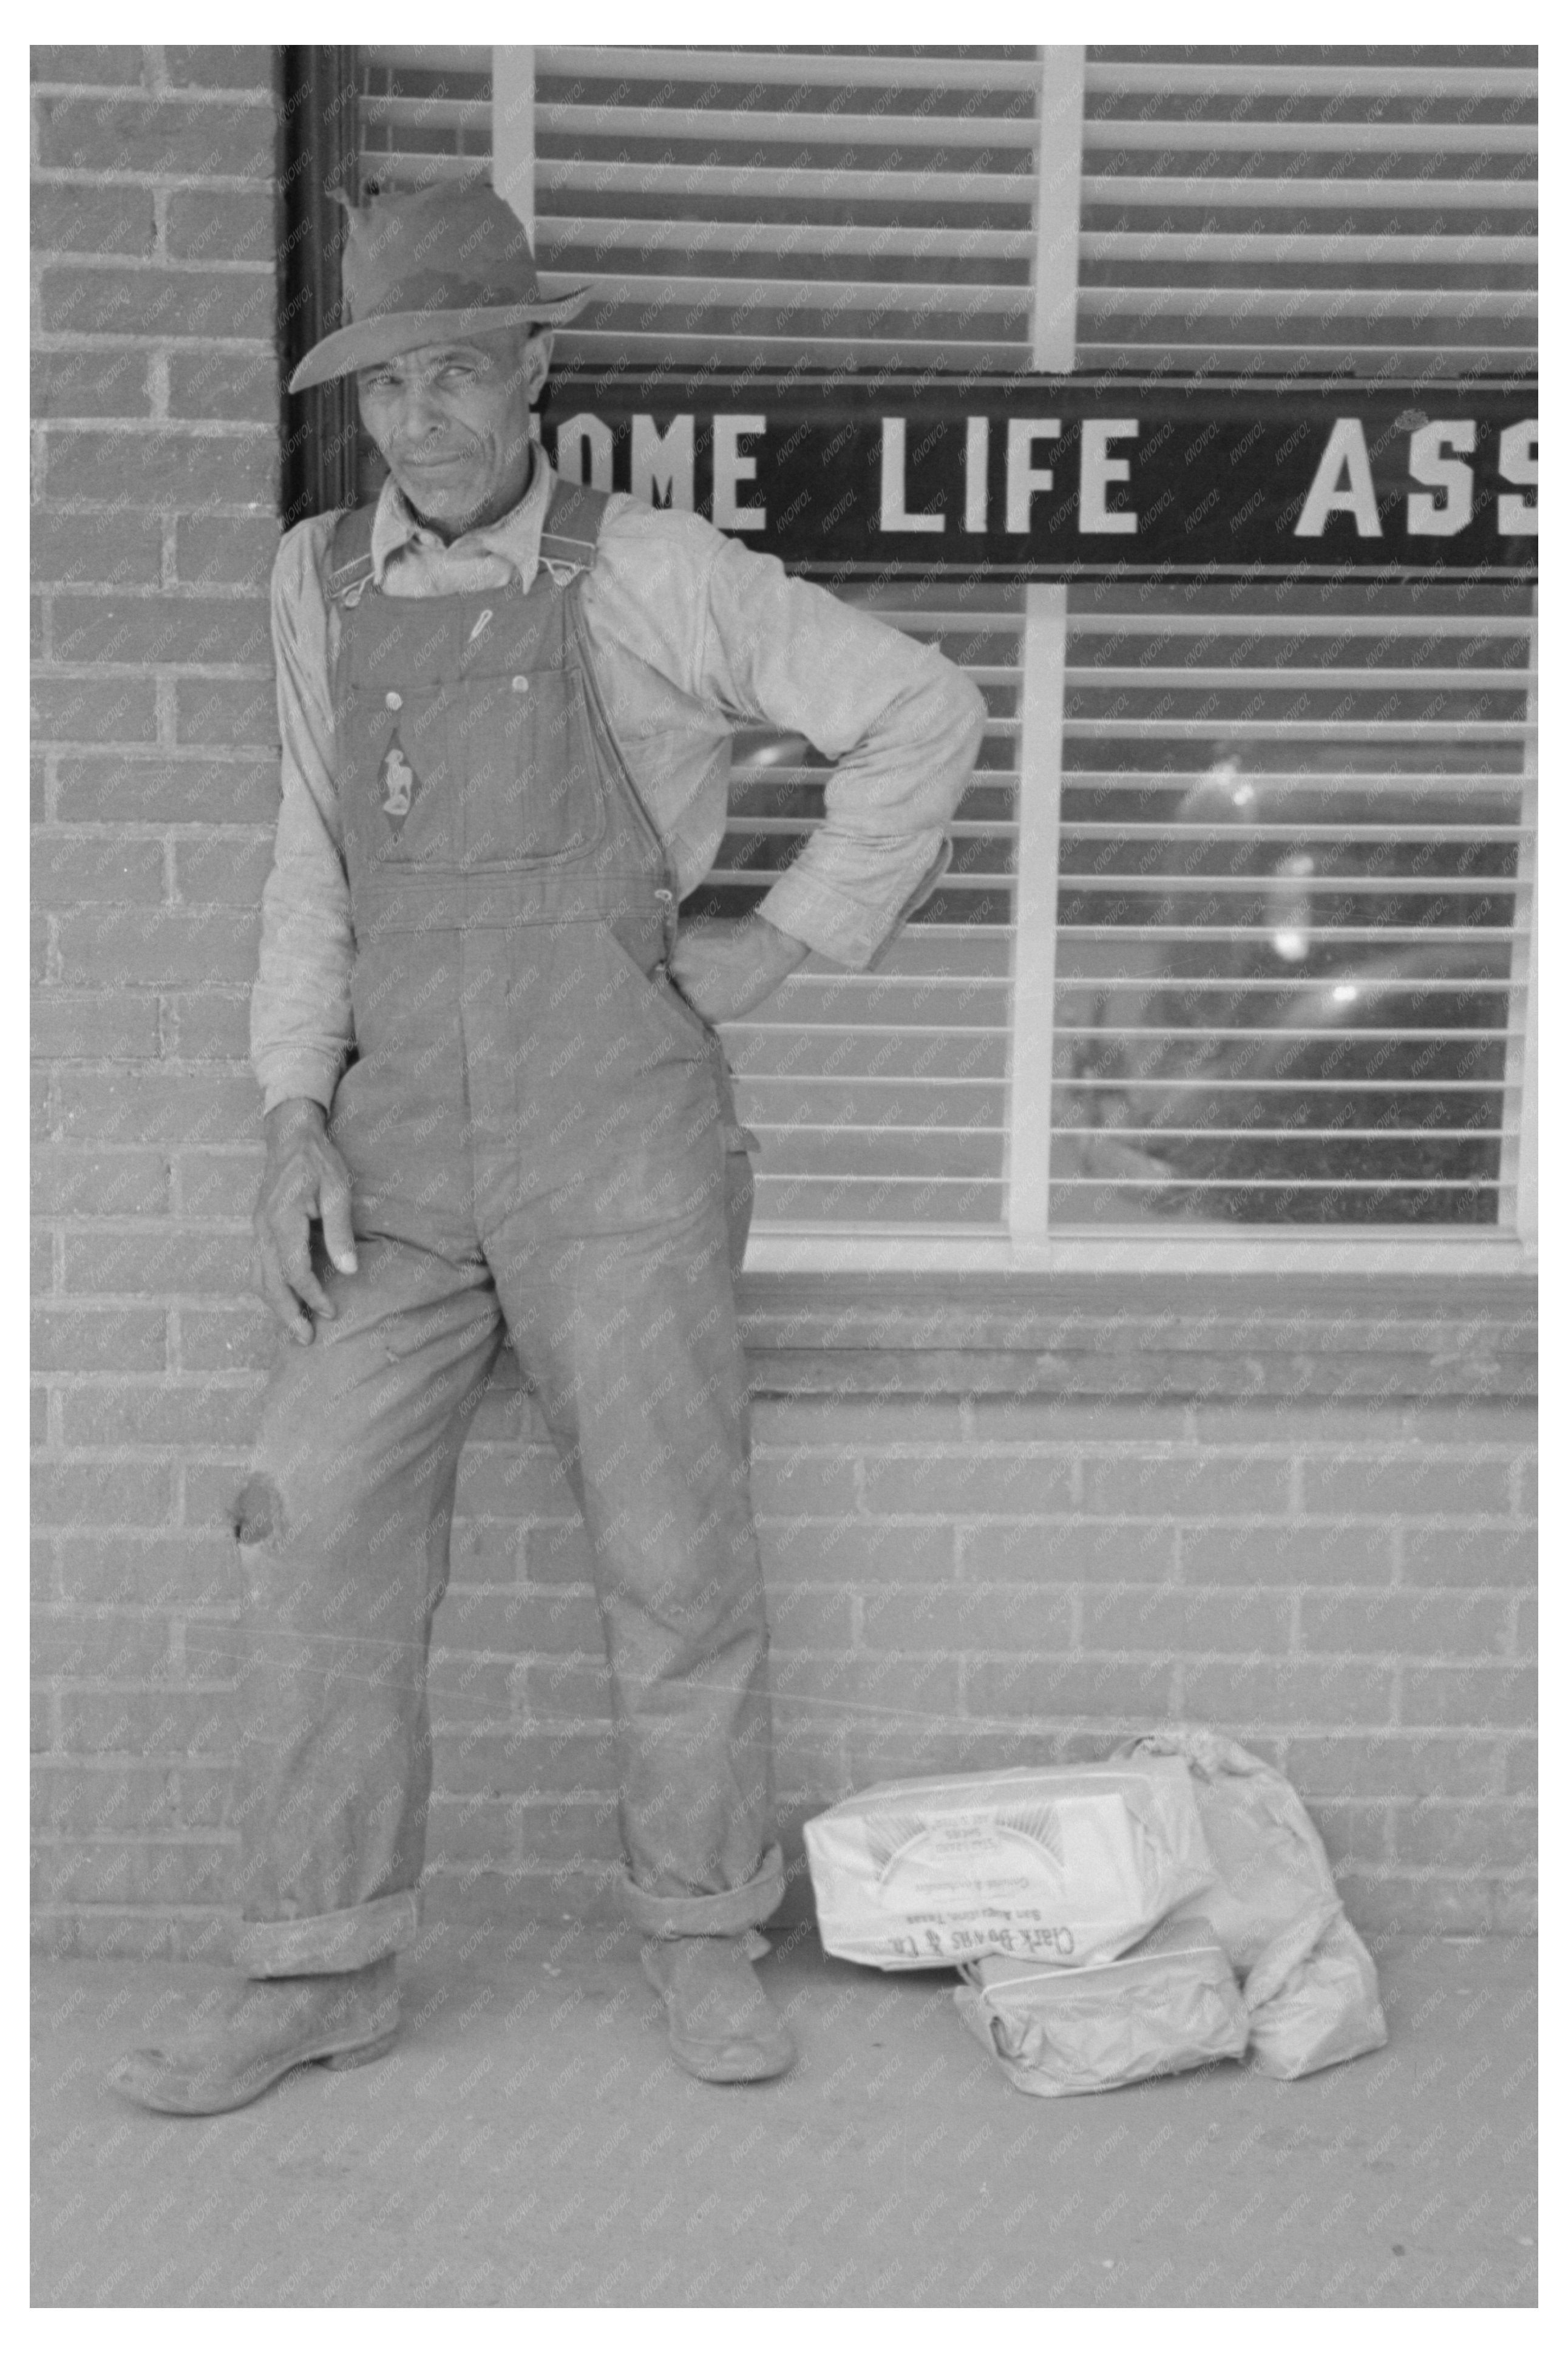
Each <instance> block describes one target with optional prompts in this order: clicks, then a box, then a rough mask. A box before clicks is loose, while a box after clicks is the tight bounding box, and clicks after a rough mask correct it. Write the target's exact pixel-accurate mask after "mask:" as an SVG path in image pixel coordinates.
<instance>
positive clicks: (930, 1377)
mask: <svg viewBox="0 0 1568 2353" xmlns="http://www.w3.org/2000/svg"><path fill="white" fill-rule="evenodd" d="M737 1302H738V1305H739V1309H740V1317H741V1331H742V1339H743V1341H744V1344H745V1347H746V1352H747V1358H748V1362H749V1365H750V1367H751V1381H752V1389H753V1391H754V1392H756V1393H757V1394H759V1395H764V1396H786V1397H787V1396H807V1395H820V1394H822V1393H824V1392H831V1391H854V1392H858V1393H862V1394H863V1393H865V1392H868V1391H871V1392H878V1393H881V1394H887V1393H889V1392H891V1393H896V1394H900V1395H912V1396H921V1395H924V1396H973V1395H982V1394H986V1395H998V1394H1000V1395H1011V1396H1016V1395H1020V1394H1023V1395H1030V1396H1041V1395H1044V1396H1062V1397H1082V1396H1158V1397H1161V1398H1194V1397H1214V1398H1258V1397H1274V1398H1290V1397H1338V1398H1348V1397H1361V1398H1367V1399H1369V1400H1372V1399H1375V1398H1445V1397H1448V1398H1467V1397H1468V1398H1493V1399H1506V1400H1510V1401H1522V1400H1524V1399H1527V1398H1533V1397H1534V1395H1535V1388H1536V1286H1535V1282H1534V1278H1533V1276H1531V1275H1529V1274H1524V1273H1510V1274H1498V1273H1496V1272H1492V1273H1476V1274H1460V1273H1458V1272H1457V1271H1447V1272H1445V1273H1441V1274H1438V1273H1433V1272H1430V1271H1421V1272H1404V1271H1400V1272H1391V1271H1384V1272H1382V1273H1373V1272H1372V1271H1368V1272H1367V1273H1364V1274H1361V1273H1358V1274H1354V1275H1348V1274H1344V1273H1318V1274H1309V1273H1281V1272H1271V1273H1268V1274H1256V1273H1249V1274H1239V1273H1230V1274H1214V1273H1205V1274H1203V1275H1202V1276H1201V1278H1197V1277H1194V1275H1193V1274H1170V1273H1166V1274H1156V1273H1149V1272H1142V1273H1129V1272H1126V1271H1121V1272H1117V1273H1071V1272H1064V1273H1057V1274H1049V1275H1031V1274H1019V1273H1013V1274H1009V1275H1006V1276H1005V1277H1004V1276H998V1275H986V1274H968V1273H965V1274H955V1273H952V1272H931V1273H909V1272H904V1273H880V1274H864V1273H862V1274H850V1273H843V1274H833V1275H823V1274H815V1275H814V1274H809V1273H805V1272H799V1273H778V1272H754V1273H748V1274H746V1275H744V1276H742V1281H741V1282H740V1285H739V1287H738V1292H737Z"/></svg>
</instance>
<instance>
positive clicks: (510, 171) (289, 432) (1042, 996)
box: [280, 47, 1539, 1279]
mask: <svg viewBox="0 0 1568 2353" xmlns="http://www.w3.org/2000/svg"><path fill="white" fill-rule="evenodd" d="M1084 55H1085V53H1084V50H1083V48H1082V47H1055V48H1047V49H1043V50H1041V52H1040V62H1041V84H1040V132H1039V137H1038V148H1037V153H1038V156H1039V169H1038V173H1037V207H1038V209H1037V237H1036V247H1035V264H1034V272H1033V286H1032V293H1033V311H1032V319H1033V330H1032V337H1031V365H1032V367H1033V368H1034V369H1035V370H1037V371H1038V372H1040V373H1060V374H1066V373H1069V372H1071V371H1072V370H1073V368H1074V365H1075V362H1076V357H1077V340H1076V337H1077V318H1078V311H1077V294H1078V280H1079V248H1080V239H1079V212H1080V196H1081V190H1082V185H1083V153H1082V147H1083V123H1084V91H1085V64H1084ZM356 56H357V53H356V51H355V50H353V48H348V47H337V48H304V47H301V48H286V49H285V50H284V52H283V58H284V115H283V120H284V143H285V184H284V185H285V188H286V190H291V191H293V194H292V196H291V199H290V204H291V211H292V215H293V218H292V222H291V225H290V228H289V234H288V235H287V236H286V237H284V239H283V240H282V248H283V255H284V261H283V267H282V269H281V272H280V292H281V297H282V307H281V330H282V334H281V340H282V343H283V358H284V365H285V378H286V377H287V374H288V373H289V371H290V370H291V368H292V366H293V364H295V362H296V360H297V359H298V358H299V357H300V355H301V353H303V352H304V350H306V349H307V348H308V347H309V346H310V343H313V342H314V341H315V340H317V339H318V337H319V336H320V335H321V334H322V333H325V332H328V331H329V329H330V327H331V324H333V323H334V322H335V320H336V317H337V314H338V308H339V303H340V301H341V269H340V261H341V253H342V237H343V231H344V227H345V220H344V216H343V213H342V208H341V206H339V205H338V204H337V203H336V202H335V201H333V200H332V197H331V194H330V193H329V191H331V190H332V189H335V188H338V187H342V189H343V191H344V193H345V194H346V195H348V196H349V197H350V198H351V199H353V200H357V197H358V194H359V185H358V182H359V173H358V143H357V135H356V134H357V124H356V100H355V94H356V88H357V82H356ZM502 58H504V60H505V63H504V67H502V66H500V64H499V63H496V62H494V61H496V60H500V59H502ZM533 59H534V51H533V49H532V48H531V47H507V48H505V49H500V50H492V61H493V62H492V90H493V91H494V93H495V101H496V102H495V123H496V128H495V132H494V139H493V148H494V153H493V157H492V174H493V176H494V179H495V183H496V185H497V186H498V187H500V189H501V191H502V193H503V194H504V195H506V196H507V198H508V201H509V202H510V204H511V205H512V206H513V209H514V210H516V211H517V212H518V214H519V216H520V217H521V218H522V219H523V221H524V222H525V225H526V226H527V227H528V228H529V230H530V233H532V230H533V220H534V204H533V161H534V135H533V108H532V93H533ZM503 86H504V93H505V94H504V98H503V97H502V96H501V92H502V90H503ZM1047 131H1048V132H1049V134H1050V135H1049V136H1047ZM1068 152H1070V153H1071V154H1072V157H1073V163H1074V168H1073V169H1071V170H1070V171H1069V170H1065V169H1064V168H1063V163H1064V158H1065V156H1066V154H1067V153H1068ZM1047 162H1048V168H1047ZM1047 227H1048V231H1049V233H1048V234H1041V233H1038V232H1039V231H1041V230H1044V229H1046V228H1047ZM357 436H358V419H357V412H356V410H355V406H354V403H353V392H352V386H350V385H348V384H347V383H346V382H344V381H340V382H336V383H333V384H331V385H323V386H321V387H318V388H316V389H314V390H312V391H310V392H308V393H306V394H305V395H303V396H290V395H288V394H285V395H284V396H283V432H282V450H283V467H282V498H281V503H282V508H283V520H284V522H285V524H287V523H289V522H293V521H296V520H298V519H299V518H300V516H302V515H304V514H308V513H311V512H321V510H323V509H325V508H328V507H334V506H341V505H342V504H345V503H348V502H349V501H352V499H353V497H354V495H355V491H354V487H353V485H354V480H355V452H356V442H357ZM1023 595H1024V621H1023V630H1022V644H1021V662H1022V686H1021V697H1020V721H1021V725H1020V757H1019V771H1020V788H1019V794H1018V803H1017V821H1018V841H1017V862H1016V875H1015V921H1014V942H1015V946H1014V964H1013V970H1012V976H1011V979H1012V999H1011V1011H1010V1020H1009V1030H1008V1040H1009V1057H1008V1062H1009V1075H1008V1080H1007V1099H1008V1110H1007V1131H1006V1132H1007V1146H1006V1157H1005V1167H1006V1188H1007V1221H1006V1225H1005V1229H1003V1230H999V1231H996V1232H992V1233H988V1232H985V1231H984V1230H983V1229H975V1230H974V1232H973V1234H971V1235H957V1234H954V1233H952V1231H951V1230H950V1231H948V1232H945V1233H942V1232H937V1233H931V1234H929V1235H928V1234H921V1233H920V1232H918V1231H915V1230H912V1229H907V1228H905V1229H884V1230H881V1231H879V1230H878V1229H874V1228H856V1227H849V1226H847V1225H846V1226H844V1227H839V1228H834V1227H832V1226H827V1225H820V1224H818V1225H812V1226H809V1227H808V1226H806V1225H805V1224H804V1223H803V1224H802V1225H800V1226H798V1227H795V1228H794V1229H792V1228H791V1227H790V1226H788V1225H787V1224H784V1223H779V1224H776V1225H771V1226H759V1227H758V1228H756V1229H754V1230H753V1234H752V1243H751V1248H750V1250H749V1252H748V1257H747V1271H748V1273H753V1272H754V1273H757V1274H762V1275H767V1274H790V1275H799V1276H801V1277H805V1276H822V1275H832V1274H837V1273H844V1274H865V1275H869V1276H875V1275H887V1276H895V1275H897V1274H900V1273H919V1274H923V1275H927V1276H941V1275H943V1274H948V1275H952V1276H954V1277H955V1278H960V1279H962V1278H963V1277H964V1276H966V1275H969V1276H978V1275H998V1274H1018V1275H1021V1276H1030V1275H1038V1276H1050V1275H1057V1274H1067V1275H1071V1274H1094V1273H1112V1272H1115V1273H1126V1272H1128V1271H1135V1270H1140V1269H1142V1270H1145V1271H1148V1272H1149V1273H1150V1274H1151V1275H1161V1274H1169V1275H1172V1276H1183V1275H1189V1274H1206V1275H1214V1276H1220V1275H1237V1274H1240V1273H1242V1272H1243V1271H1248V1270H1250V1271H1257V1272H1259V1273H1262V1274H1265V1275H1272V1274H1280V1275H1287V1274H1296V1275H1309V1274H1310V1275H1321V1276H1335V1275H1340V1276H1343V1275H1362V1276H1367V1277H1376V1276H1378V1275H1381V1274H1385V1273H1386V1274H1398V1275H1409V1276H1415V1277H1418V1278H1422V1279H1430V1278H1432V1277H1436V1276H1439V1275H1454V1276H1483V1275H1485V1276H1497V1275H1500V1274H1501V1275H1508V1274H1521V1275H1528V1274H1533V1271H1534V1269H1535V1265H1536V1241H1537V1218H1538V1196H1537V1174H1536V1133H1537V1115H1538V1113H1537V1096H1538V1084H1539V1061H1538V1036H1537V1033H1538V1012H1537V994H1538V990H1537V976H1538V962H1539V925H1538V922H1537V891H1536V858H1537V849H1536V842H1535V832H1534V820H1535V807H1534V803H1535V793H1536V773H1537V765H1538V764H1537V755H1536V752H1535V748H1534V737H1533V723H1534V718H1535V711H1536V701H1537V670H1536V661H1535V646H1536V628H1535V626H1534V624H1533V623H1532V626H1531V670H1530V686H1529V715H1530V722H1531V739H1530V748H1529V750H1528V751H1527V754H1526V759H1525V764H1524V769H1525V780H1524V792H1523V801H1524V809H1523V811H1522V812H1521V815H1523V816H1524V819H1525V844H1524V847H1523V849H1522V851H1521V860H1520V867H1519V871H1518V874H1517V877H1516V880H1515V890H1516V892H1517V893H1518V894H1519V895H1520V897H1521V899H1522V900H1524V901H1525V902H1526V903H1527V906H1528V918H1527V920H1528V948H1527V954H1526V969H1525V971H1524V973H1523V974H1522V975H1521V976H1519V978H1518V979H1517V981H1516V982H1515V984H1514V985H1515V986H1516V987H1519V988H1521V991H1522V996H1523V1005H1524V1034H1523V1038H1522V1040H1521V1042H1518V1043H1515V1042H1511V1041H1510V1047H1509V1050H1508V1062H1507V1067H1506V1071H1505V1078H1504V1082H1503V1083H1504V1088H1505V1090H1506V1091H1508V1092H1513V1091H1514V1090H1517V1092H1518V1100H1519V1103H1520V1116H1519V1122H1518V1126H1517V1129H1516V1130H1515V1131H1514V1133H1513V1134H1511V1135H1510V1134H1508V1133H1507V1131H1506V1126H1505V1136H1504V1145H1503V1152H1504V1184H1503V1197H1502V1198H1509V1197H1510V1196H1511V1198H1512V1202H1513V1206H1514V1223H1513V1225H1512V1227H1511V1228H1503V1227H1501V1226H1499V1227H1498V1228H1495V1229H1476V1228H1465V1229H1436V1228H1428V1229H1403V1230H1402V1229H1396V1228H1394V1227H1383V1228H1352V1227H1344V1228H1337V1229H1336V1228H1334V1227H1331V1226H1324V1227H1320V1228H1313V1229H1311V1230H1310V1231H1303V1230H1301V1229H1290V1228H1289V1227H1284V1226H1265V1225H1261V1224H1260V1225H1256V1226H1252V1225H1247V1226H1236V1227H1229V1228H1220V1227H1218V1226H1217V1225H1216V1226H1215V1227H1210V1228H1204V1227H1201V1226H1198V1225H1195V1224H1187V1225H1178V1224H1174V1223H1173V1224H1172V1225H1171V1226H1169V1227H1163V1228H1162V1227H1152V1226H1150V1225H1148V1224H1143V1223H1140V1224H1138V1225H1136V1226H1133V1225H1122V1226H1115V1225H1102V1226H1097V1227H1095V1228H1093V1229H1068V1230H1057V1231H1052V1230H1051V1229H1050V1227H1049V1223H1048V1206H1049V1185H1048V1181H1047V1180H1048V1168H1049V1157H1050V1147H1051V1106H1052V1092H1053V1062H1054V999H1055V987H1054V983H1055V965H1056V949H1057V938H1058V930H1057V923H1056V893H1057V879H1058V848H1059V836H1060V810H1061V791H1062V775H1063V725H1062V723H1063V715H1064V711H1063V706H1064V688H1065V678H1066V649H1067V634H1068V590H1067V588H1066V587H1065V586H1053V585H1032V586H1028V587H1026V589H1025V590H1024V592H1023ZM1024 776H1027V777H1028V778H1029V787H1028V789H1027V790H1025V789H1024V787H1023V778H1024ZM1510 993H1511V992H1510ZM1020 1003H1024V1004H1039V1005H1043V1006H1044V1007H1045V1008H1047V1018H1046V1019H1045V1020H1044V1021H1043V1022H1041V1023H1040V1024H1038V1025H1023V1024H1020V1021H1019V1018H1018V1008H1019V1006H1020Z"/></svg>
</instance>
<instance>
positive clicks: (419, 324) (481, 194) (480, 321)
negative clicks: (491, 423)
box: [289, 180, 594, 392]
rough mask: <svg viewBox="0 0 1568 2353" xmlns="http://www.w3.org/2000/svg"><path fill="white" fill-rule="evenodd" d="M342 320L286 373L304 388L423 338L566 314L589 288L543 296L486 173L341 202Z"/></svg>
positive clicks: (292, 385)
mask: <svg viewBox="0 0 1568 2353" xmlns="http://www.w3.org/2000/svg"><path fill="white" fill-rule="evenodd" d="M340 201H341V202H343V205H344V209H345V211H346V212H347V213H348V216H349V233H348V239H347V242H346V244H345V245H344V247H343V261H342V274H343V313H344V317H345V319H346V322H347V323H346V325H344V326H342V327H339V328H338V329H337V330H336V331H335V332H333V333H332V334H330V335H324V336H323V337H322V339H321V342H320V343H317V344H315V345H313V346H312V348H311V349H310V351H308V352H307V353H306V354H305V356H304V358H303V359H302V360H301V361H300V364H299V366H298V367H297V368H296V369H295V371H294V373H293V375H291V376H290V377H289V391H290V392H304V391H305V390H306V389H307V388H308V387H309V386H310V385H313V384H327V383H329V382H330V381H331V378H332V377H333V376H339V375H353V373H354V371H355V370H356V369H357V368H363V367H370V366H372V365H374V363H375V362H376V361H377V360H390V359H395V358H396V357H397V356H398V354H399V353H403V352H412V351H417V350H419V349H420V347H421V346H422V345H424V344H426V343H457V342H465V343H466V342H469V341H471V340H472V338H473V337H474V336H476V335H493V334H495V333H497V332H500V330H502V329H505V328H507V327H517V326H523V325H531V326H541V327H545V326H558V325H561V324H563V322H565V321H566V320H568V319H574V318H575V317H576V316H577V313H578V311H581V310H582V308H583V306H584V303H585V302H586V301H589V299H590V298H591V296H592V294H593V291H594V290H593V288H592V287H591V286H579V287H575V288H574V290H573V291H572V292H571V293H569V294H561V295H557V296H555V297H554V298H553V299H552V300H548V301H547V300H546V299H545V298H544V297H543V296H542V295H541V293H540V291H539V272H538V270H537V269H535V267H534V261H533V251H532V248H531V246H530V244H529V242H528V231H527V230H526V229H525V228H524V227H523V226H522V223H521V221H520V220H519V219H518V217H517V215H516V214H515V213H514V212H513V211H512V209H511V207H510V205H508V204H507V203H506V202H505V201H504V200H503V199H502V198H501V197H500V196H499V195H497V194H496V192H495V190H494V189H493V188H492V187H491V186H490V185H489V181H488V180H466V181H463V182H461V183H459V184H458V185H456V186H454V185H452V184H451V183H450V182H447V183H444V184H443V183H441V182H437V184H436V185H434V186H433V187H428V188H419V189H416V190H414V191H412V192H410V193H405V192H403V191H399V190H394V191H391V192H389V193H388V194H386V195H380V194H375V195H372V196H371V197H370V198H369V199H368V201H367V202H366V203H365V204H363V205H361V206H353V205H350V204H348V203H347V202H346V200H344V199H341V198H340Z"/></svg>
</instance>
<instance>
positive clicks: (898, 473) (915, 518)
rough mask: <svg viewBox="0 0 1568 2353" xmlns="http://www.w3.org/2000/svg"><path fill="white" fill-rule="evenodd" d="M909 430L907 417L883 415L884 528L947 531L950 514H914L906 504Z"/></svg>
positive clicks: (881, 521)
mask: <svg viewBox="0 0 1568 2353" xmlns="http://www.w3.org/2000/svg"><path fill="white" fill-rule="evenodd" d="M908 432H909V427H908V423H907V420H906V419H905V418H903V417H883V419H882V512H881V518H880V527H881V529H882V530H883V531H945V530H946V529H947V517H946V516H945V515H944V514H910V512H909V509H908V508H907V507H906V505H905V504H904V500H905V497H906V495H907V486H906V483H905V479H904V475H905V467H906V464H907V459H906V456H905V448H904V445H905V442H906V440H907V438H908Z"/></svg>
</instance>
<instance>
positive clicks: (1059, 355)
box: [1029, 46, 1083, 375]
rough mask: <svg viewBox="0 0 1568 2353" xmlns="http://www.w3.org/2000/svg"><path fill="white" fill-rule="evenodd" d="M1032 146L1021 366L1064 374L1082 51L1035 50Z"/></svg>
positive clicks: (1070, 335) (1071, 322)
mask: <svg viewBox="0 0 1568 2353" xmlns="http://www.w3.org/2000/svg"><path fill="white" fill-rule="evenodd" d="M1082 158H1083V50H1082V49H1081V48H1075V47H1059V46H1058V47H1051V48H1043V49H1042V50H1041V51H1040V100H1039V125H1038V130H1037V146H1036V150H1035V258H1034V277H1033V295H1034V301H1033V307H1032V327H1033V332H1032V334H1031V337H1030V352H1029V364H1030V366H1031V367H1032V368H1034V369H1036V370H1037V372H1038V373H1039V374H1041V375H1067V374H1068V372H1069V371H1070V370H1071V368H1072V367H1073V365H1074V364H1075V359H1076V353H1077V348H1078V249H1079V234H1078V231H1079V188H1080V186H1081V185H1082V180H1083V171H1082Z"/></svg>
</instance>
